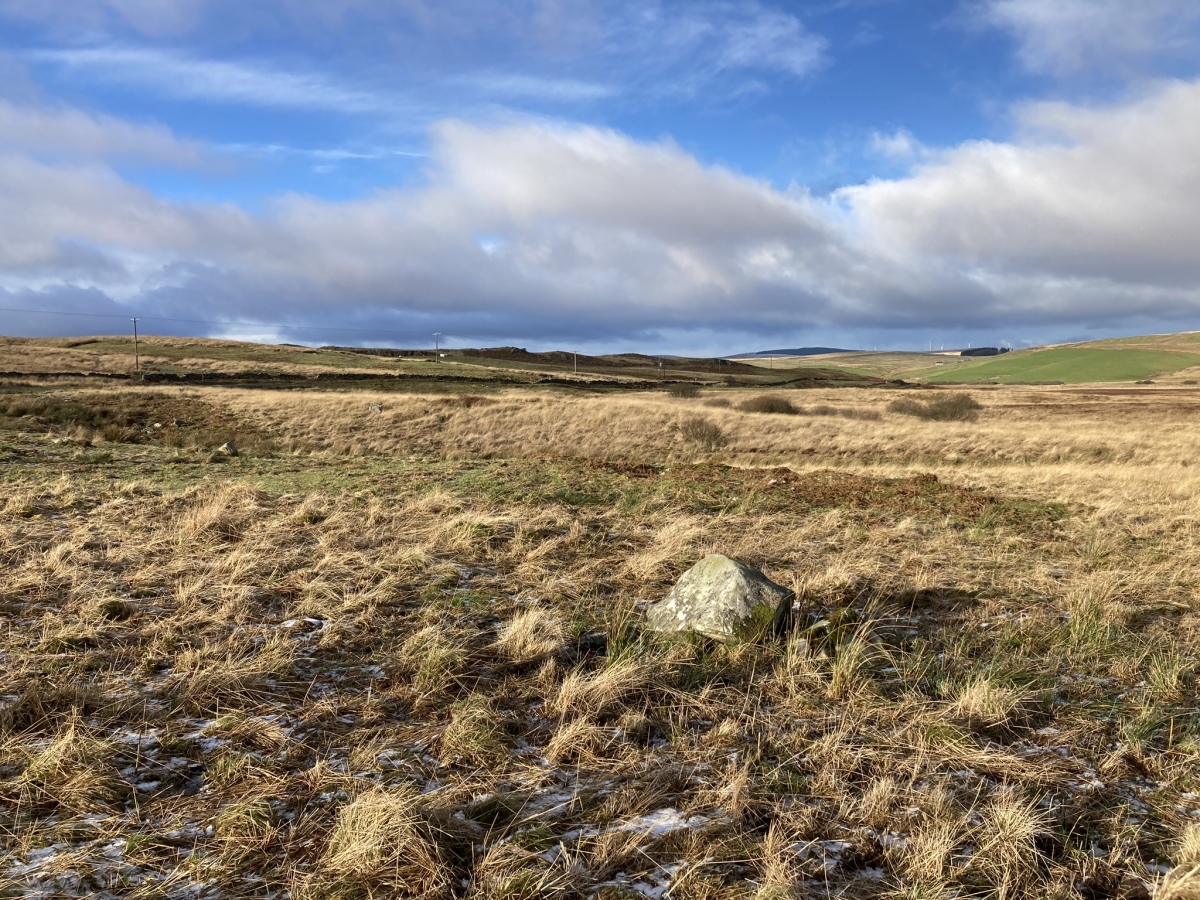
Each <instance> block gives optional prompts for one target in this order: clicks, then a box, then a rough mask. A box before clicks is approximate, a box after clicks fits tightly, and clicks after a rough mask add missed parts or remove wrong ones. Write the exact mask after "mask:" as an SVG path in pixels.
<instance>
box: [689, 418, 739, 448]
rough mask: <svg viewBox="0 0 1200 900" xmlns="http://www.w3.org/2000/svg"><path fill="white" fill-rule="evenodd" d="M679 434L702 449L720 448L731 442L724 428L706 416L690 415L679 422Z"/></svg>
mask: <svg viewBox="0 0 1200 900" xmlns="http://www.w3.org/2000/svg"><path fill="white" fill-rule="evenodd" d="M679 434H680V435H681V436H682V437H683V439H684V440H685V441H687V442H688V443H689V444H695V445H696V446H697V447H699V448H700V449H701V450H709V451H711V450H719V449H720V448H722V447H724V446H725V445H726V444H728V443H729V437H728V436H727V435H726V434H725V431H724V429H722V428H721V426H720V425H718V424H717V423H716V422H714V421H712V420H711V419H706V418H705V417H704V416H688V417H686V418H684V419H682V420H681V421H680V423H679Z"/></svg>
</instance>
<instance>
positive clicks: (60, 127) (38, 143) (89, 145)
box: [0, 100, 208, 166]
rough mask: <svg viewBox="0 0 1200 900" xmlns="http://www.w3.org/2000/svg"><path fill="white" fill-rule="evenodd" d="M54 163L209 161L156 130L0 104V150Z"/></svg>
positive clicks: (60, 110)
mask: <svg viewBox="0 0 1200 900" xmlns="http://www.w3.org/2000/svg"><path fill="white" fill-rule="evenodd" d="M4 150H8V151H14V150H16V151H22V152H28V153H32V154H34V155H37V156H39V157H51V158H55V159H114V158H115V159H122V160H143V161H147V162H154V163H166V164H170V165H178V166H195V165H197V164H199V163H201V162H202V161H203V160H205V158H206V157H207V156H208V154H207V152H206V151H205V150H204V149H203V148H202V147H201V145H199V144H196V143H193V142H186V141H181V140H179V139H178V138H176V137H175V136H174V135H173V134H172V133H171V131H170V130H169V129H167V128H165V127H163V126H161V125H154V124H149V125H141V124H133V123H130V122H126V121H124V120H122V119H117V118H114V117H112V116H103V115H93V114H90V113H86V112H83V111H81V110H78V109H72V108H69V107H60V108H56V109H46V108H44V107H37V106H30V105H17V104H13V103H9V102H8V101H5V100H0V151H4Z"/></svg>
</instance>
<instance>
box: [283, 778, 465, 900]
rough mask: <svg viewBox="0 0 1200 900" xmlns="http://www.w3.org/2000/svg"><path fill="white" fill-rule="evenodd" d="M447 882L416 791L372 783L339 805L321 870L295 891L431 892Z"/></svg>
mask: <svg viewBox="0 0 1200 900" xmlns="http://www.w3.org/2000/svg"><path fill="white" fill-rule="evenodd" d="M448 884H449V873H448V871H447V868H446V861H445V858H444V854H443V853H442V852H441V851H440V849H439V847H438V843H437V840H436V836H435V832H434V830H433V828H432V827H431V825H430V822H429V820H428V818H427V816H426V813H425V810H424V809H423V808H422V806H421V803H420V798H419V796H418V795H417V794H416V793H415V792H414V791H413V790H412V789H410V788H405V787H392V788H375V789H372V790H369V791H367V792H366V793H363V794H361V795H359V796H358V797H356V798H354V799H353V800H351V801H350V802H349V803H347V804H346V805H345V806H343V807H342V808H341V809H340V810H339V811H338V815H337V821H336V823H335V824H334V827H333V831H332V833H331V834H330V836H329V843H328V845H327V847H326V850H325V854H324V857H323V859H322V861H321V872H320V874H319V875H317V876H316V877H314V878H313V879H312V880H311V881H310V882H309V883H307V884H305V885H303V886H302V887H301V890H300V891H299V892H298V893H299V894H300V896H303V897H310V898H313V900H316V898H318V897H347V898H348V897H355V896H367V897H381V896H397V895H399V896H422V897H436V896H439V895H440V894H442V893H443V892H444V891H445V890H446V888H447V886H448Z"/></svg>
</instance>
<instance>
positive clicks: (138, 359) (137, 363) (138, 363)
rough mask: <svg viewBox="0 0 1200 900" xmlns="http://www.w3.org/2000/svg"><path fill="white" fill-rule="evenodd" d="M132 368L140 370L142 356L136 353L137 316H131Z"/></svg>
mask: <svg viewBox="0 0 1200 900" xmlns="http://www.w3.org/2000/svg"><path fill="white" fill-rule="evenodd" d="M133 370H134V371H135V372H140V371H142V358H141V356H140V355H139V354H138V337H137V317H136V316H134V318H133Z"/></svg>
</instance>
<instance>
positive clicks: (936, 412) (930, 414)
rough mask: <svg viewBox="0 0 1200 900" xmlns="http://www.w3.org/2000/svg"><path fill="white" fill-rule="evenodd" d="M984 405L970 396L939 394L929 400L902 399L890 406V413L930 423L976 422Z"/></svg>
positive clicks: (894, 401)
mask: <svg viewBox="0 0 1200 900" xmlns="http://www.w3.org/2000/svg"><path fill="white" fill-rule="evenodd" d="M982 409H983V404H982V403H980V402H979V401H978V400H976V399H975V398H974V397H972V396H971V395H970V394H939V395H938V396H935V397H929V398H927V399H920V400H917V399H914V398H911V397H901V398H899V399H897V400H893V401H892V402H891V403H889V404H888V411H889V412H894V413H899V414H900V415H902V416H914V417H916V418H918V419H927V420H928V421H930V422H974V421H975V420H976V419H978V418H979V411H980V410H982Z"/></svg>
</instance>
